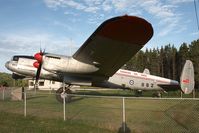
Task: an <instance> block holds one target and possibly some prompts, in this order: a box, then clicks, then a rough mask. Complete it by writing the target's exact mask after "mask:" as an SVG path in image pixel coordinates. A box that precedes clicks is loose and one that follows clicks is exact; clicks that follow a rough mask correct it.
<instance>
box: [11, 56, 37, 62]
mask: <svg viewBox="0 0 199 133" xmlns="http://www.w3.org/2000/svg"><path fill="white" fill-rule="evenodd" d="M19 58H26V59H34V57H33V56H24V55H17V56H13V58H12V60H13V61H18V60H19Z"/></svg>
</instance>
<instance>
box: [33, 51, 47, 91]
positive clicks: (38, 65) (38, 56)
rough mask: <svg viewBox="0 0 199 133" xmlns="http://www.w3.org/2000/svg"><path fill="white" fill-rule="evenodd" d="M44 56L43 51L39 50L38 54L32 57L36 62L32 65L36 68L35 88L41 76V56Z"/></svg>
mask: <svg viewBox="0 0 199 133" xmlns="http://www.w3.org/2000/svg"><path fill="white" fill-rule="evenodd" d="M44 54H45V50H44V51H42V50H41V49H40V52H38V53H36V54H35V55H34V58H35V59H36V60H37V61H35V62H34V63H33V66H34V67H35V68H37V72H36V76H35V87H36V86H37V85H38V80H39V78H40V74H41V67H42V60H43V55H44Z"/></svg>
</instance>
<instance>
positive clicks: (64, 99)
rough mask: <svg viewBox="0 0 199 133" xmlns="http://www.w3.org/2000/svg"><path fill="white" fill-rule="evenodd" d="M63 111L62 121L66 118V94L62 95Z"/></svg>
mask: <svg viewBox="0 0 199 133" xmlns="http://www.w3.org/2000/svg"><path fill="white" fill-rule="evenodd" d="M63 112H64V121H65V120H66V95H65V94H64V95H63Z"/></svg>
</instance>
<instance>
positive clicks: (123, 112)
mask: <svg viewBox="0 0 199 133" xmlns="http://www.w3.org/2000/svg"><path fill="white" fill-rule="evenodd" d="M122 105H123V106H122V107H123V110H122V117H123V120H122V127H123V132H124V133H125V132H126V116H125V98H124V97H123V98H122Z"/></svg>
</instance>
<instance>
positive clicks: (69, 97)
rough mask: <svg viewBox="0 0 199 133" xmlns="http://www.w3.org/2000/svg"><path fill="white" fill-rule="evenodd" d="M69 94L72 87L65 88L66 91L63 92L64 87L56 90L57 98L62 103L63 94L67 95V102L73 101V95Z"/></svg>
mask: <svg viewBox="0 0 199 133" xmlns="http://www.w3.org/2000/svg"><path fill="white" fill-rule="evenodd" d="M67 94H71V90H70V89H68V88H66V89H65V93H63V87H61V88H59V89H58V90H57V91H56V99H57V101H59V102H60V103H63V96H62V95H66V98H65V102H66V103H69V102H71V99H72V96H69V95H67Z"/></svg>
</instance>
